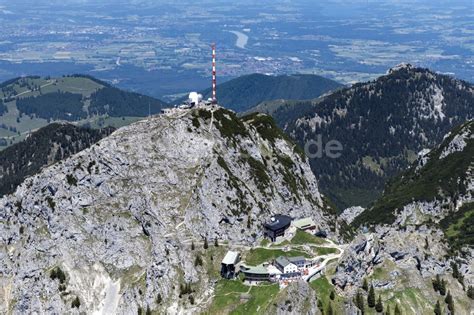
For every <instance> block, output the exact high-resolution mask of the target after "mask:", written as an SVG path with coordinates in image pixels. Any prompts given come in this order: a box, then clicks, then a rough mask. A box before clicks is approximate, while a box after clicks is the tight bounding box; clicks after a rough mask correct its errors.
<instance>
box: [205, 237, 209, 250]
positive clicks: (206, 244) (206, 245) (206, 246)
mask: <svg viewBox="0 0 474 315" xmlns="http://www.w3.org/2000/svg"><path fill="white" fill-rule="evenodd" d="M208 247H209V244H208V243H207V238H205V239H204V249H208Z"/></svg>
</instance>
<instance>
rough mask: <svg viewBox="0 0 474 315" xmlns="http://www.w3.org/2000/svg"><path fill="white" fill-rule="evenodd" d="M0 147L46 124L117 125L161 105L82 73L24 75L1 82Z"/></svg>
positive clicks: (143, 115)
mask: <svg viewBox="0 0 474 315" xmlns="http://www.w3.org/2000/svg"><path fill="white" fill-rule="evenodd" d="M2 99H3V100H4V101H3V102H2V101H0V123H1V125H0V127H1V128H0V149H4V148H5V147H7V146H9V145H11V144H14V143H18V142H19V141H22V140H23V139H24V138H25V137H26V135H28V134H29V133H30V132H31V131H32V130H33V131H34V130H37V129H39V128H41V127H44V126H46V125H47V124H48V123H50V122H58V121H59V122H60V121H69V122H75V123H77V124H78V125H87V126H92V127H100V128H102V127H105V126H114V127H120V126H124V125H127V124H129V123H131V122H134V121H137V120H139V119H141V118H142V117H146V116H148V115H149V114H156V113H159V112H160V110H161V108H162V107H164V106H166V103H164V102H162V101H160V100H158V99H154V98H152V97H149V96H144V95H141V94H138V93H134V92H128V91H122V90H120V89H118V88H115V87H113V86H112V85H110V84H109V83H107V82H103V81H101V80H98V79H96V78H94V77H91V76H87V75H78V74H75V75H70V76H63V77H58V78H51V77H45V78H42V77H38V76H29V77H22V78H15V79H11V80H8V81H6V82H4V83H2V84H0V100H2Z"/></svg>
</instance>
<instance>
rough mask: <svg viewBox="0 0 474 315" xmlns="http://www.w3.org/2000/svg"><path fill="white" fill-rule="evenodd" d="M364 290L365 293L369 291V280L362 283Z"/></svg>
mask: <svg viewBox="0 0 474 315" xmlns="http://www.w3.org/2000/svg"><path fill="white" fill-rule="evenodd" d="M362 289H364V291H365V292H367V291H369V284H368V282H367V278H364V282H363V283H362Z"/></svg>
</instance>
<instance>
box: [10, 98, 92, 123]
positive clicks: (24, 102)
mask: <svg viewBox="0 0 474 315" xmlns="http://www.w3.org/2000/svg"><path fill="white" fill-rule="evenodd" d="M16 106H17V108H18V110H19V111H20V113H21V114H25V115H29V116H32V117H33V116H36V117H40V118H44V119H51V120H69V121H74V120H79V119H83V118H85V117H86V116H87V112H85V111H84V110H83V100H82V95H81V94H74V93H69V92H61V91H59V92H53V93H48V94H41V95H38V96H31V97H27V98H22V99H18V100H17V102H16Z"/></svg>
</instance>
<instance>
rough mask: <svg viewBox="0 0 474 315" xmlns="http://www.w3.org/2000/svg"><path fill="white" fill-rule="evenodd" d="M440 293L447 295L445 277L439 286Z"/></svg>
mask: <svg viewBox="0 0 474 315" xmlns="http://www.w3.org/2000/svg"><path fill="white" fill-rule="evenodd" d="M439 294H441V295H442V296H445V295H446V281H445V280H444V279H443V280H441V285H440V286H439Z"/></svg>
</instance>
